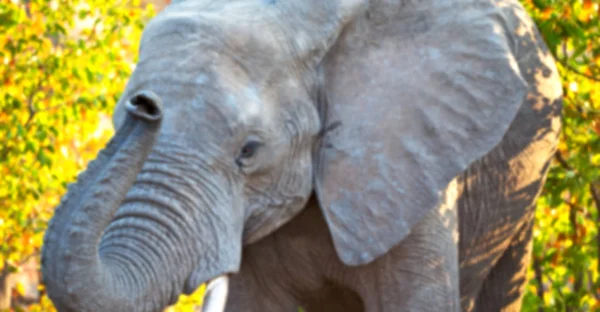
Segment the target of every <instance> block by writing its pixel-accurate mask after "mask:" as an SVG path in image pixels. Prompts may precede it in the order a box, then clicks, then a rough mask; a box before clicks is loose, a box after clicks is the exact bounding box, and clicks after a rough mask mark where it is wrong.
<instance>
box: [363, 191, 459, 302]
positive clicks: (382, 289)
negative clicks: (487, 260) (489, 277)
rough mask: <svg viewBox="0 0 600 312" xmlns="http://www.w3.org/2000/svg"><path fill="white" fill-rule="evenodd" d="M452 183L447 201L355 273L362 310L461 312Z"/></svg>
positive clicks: (455, 214)
mask: <svg viewBox="0 0 600 312" xmlns="http://www.w3.org/2000/svg"><path fill="white" fill-rule="evenodd" d="M455 186H456V183H455V181H453V182H452V183H451V184H450V186H449V187H448V191H447V193H446V201H445V203H443V204H442V205H441V207H440V209H438V210H433V211H432V212H430V213H429V214H428V215H426V216H425V217H424V219H423V220H422V221H421V222H420V223H419V224H418V225H417V226H415V227H414V228H413V229H412V232H411V234H410V235H409V236H408V237H407V238H406V239H405V240H403V241H402V242H401V243H400V244H399V245H398V246H396V247H394V248H393V249H391V250H390V251H389V252H388V253H387V254H385V255H384V256H382V257H380V258H378V259H376V260H375V261H374V262H372V263H370V264H367V265H365V266H362V267H356V268H354V269H351V270H352V271H354V273H355V278H356V285H357V286H358V288H357V289H358V292H359V293H360V295H361V296H362V298H363V301H364V304H365V311H368V312H387V311H419V312H422V311H436V312H438V311H459V308H460V303H459V269H458V246H457V245H458V228H457V227H458V224H457V211H456V191H455V190H456V189H455Z"/></svg>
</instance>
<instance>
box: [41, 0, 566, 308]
mask: <svg viewBox="0 0 600 312" xmlns="http://www.w3.org/2000/svg"><path fill="white" fill-rule="evenodd" d="M561 98H562V88H561V84H560V80H559V77H558V74H557V70H556V67H555V64H554V60H553V59H552V56H551V54H550V53H549V52H548V50H547V48H546V46H545V44H544V42H543V40H542V38H541V37H540V35H539V33H538V31H537V29H536V26H535V25H534V23H533V21H532V20H531V19H530V18H529V16H527V14H526V12H525V10H524V9H523V7H522V6H521V5H520V4H519V3H518V2H517V1H516V0H468V1H464V0H424V1H390V0H370V1H363V0H329V1H323V0H288V1H263V0H229V1H212V0H187V1H186V0H181V1H173V3H172V4H171V5H169V6H168V7H167V8H166V9H165V10H164V11H163V12H161V13H160V14H159V15H158V16H157V17H156V18H155V19H153V20H152V21H151V22H150V23H149V25H148V26H147V27H146V29H145V30H144V35H143V37H142V40H141V44H140V58H139V62H138V64H137V66H136V69H135V71H134V73H133V74H132V77H131V78H130V80H129V82H128V84H127V87H126V89H125V91H124V93H123V95H122V97H121V100H120V101H119V103H118V104H117V107H116V109H115V114H114V124H115V127H116V128H117V129H118V130H117V133H116V134H115V136H114V137H113V139H112V140H111V142H110V143H109V144H108V146H107V147H106V148H105V149H104V150H103V151H101V152H100V153H99V155H98V157H97V159H96V160H95V161H93V162H92V163H91V164H90V165H89V167H88V169H87V170H86V171H85V172H84V173H83V174H82V175H80V176H79V177H78V181H77V183H75V184H74V185H72V186H70V188H69V191H68V193H67V195H66V196H65V197H64V198H63V200H62V202H61V205H60V206H59V207H58V208H57V209H56V212H55V215H54V217H53V218H52V220H51V222H50V224H49V227H48V230H47V231H46V235H45V238H44V247H43V252H42V273H43V278H44V282H45V284H46V286H47V291H48V295H49V296H50V298H51V299H52V301H53V302H54V304H55V306H56V307H57V308H58V309H59V310H60V311H160V310H161V309H163V308H164V307H166V306H168V305H169V304H172V303H174V302H175V301H176V300H177V299H178V297H179V295H180V294H181V293H187V294H189V293H191V292H193V291H194V290H195V289H197V288H198V287H199V285H201V284H202V283H208V285H209V286H208V288H209V291H208V292H207V293H208V294H207V299H208V300H207V302H208V303H209V304H207V305H206V307H207V308H206V307H205V308H206V309H211V310H210V311H211V312H212V311H215V310H212V309H216V311H221V310H223V309H225V310H227V311H255V312H258V311H261V312H262V311H265V312H270V311H297V307H298V306H302V307H304V308H305V309H306V310H307V311H311V312H312V311H368V312H384V311H436V312H437V311H459V310H465V311H498V310H507V311H513V310H518V309H519V307H520V305H521V297H522V295H523V290H524V286H525V284H526V277H525V272H526V269H527V265H528V263H529V260H530V256H531V242H532V226H533V218H534V209H535V203H536V199H537V197H538V195H539V193H540V191H541V188H542V185H543V183H544V180H545V176H546V173H547V171H548V167H549V164H550V161H551V159H552V157H553V155H554V151H555V148H556V144H557V141H558V136H559V129H560V111H561V105H562V104H561ZM228 279H229V280H230V285H229V288H230V290H229V298H228V300H227V301H225V298H226V297H227V287H228V284H227V280H228Z"/></svg>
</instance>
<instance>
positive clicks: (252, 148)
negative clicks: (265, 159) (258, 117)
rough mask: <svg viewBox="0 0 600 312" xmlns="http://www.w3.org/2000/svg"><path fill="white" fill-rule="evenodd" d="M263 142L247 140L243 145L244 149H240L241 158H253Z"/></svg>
mask: <svg viewBox="0 0 600 312" xmlns="http://www.w3.org/2000/svg"><path fill="white" fill-rule="evenodd" d="M261 145H262V144H261V143H260V142H258V141H249V142H247V143H246V144H245V145H244V146H243V147H242V150H241V151H240V156H239V157H240V158H241V159H248V158H252V157H254V154H256V150H258V148H259V147H260V146H261Z"/></svg>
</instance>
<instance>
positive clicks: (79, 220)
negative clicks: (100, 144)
mask: <svg viewBox="0 0 600 312" xmlns="http://www.w3.org/2000/svg"><path fill="white" fill-rule="evenodd" d="M126 107H127V111H128V113H127V118H126V120H125V121H124V122H123V124H122V126H121V127H120V129H119V130H118V131H117V133H116V134H115V136H114V137H113V138H112V140H111V142H110V143H109V144H108V146H107V147H106V148H105V149H104V150H102V151H101V152H100V153H99V154H98V157H97V158H96V159H95V160H94V161H93V162H91V163H90V165H89V166H88V169H87V170H86V171H85V172H84V173H83V174H82V175H80V176H79V178H78V182H77V183H76V184H74V185H72V186H70V187H69V191H68V192H67V195H65V197H64V198H63V200H62V202H61V204H60V205H59V207H58V208H57V209H56V211H55V215H54V217H53V218H52V220H51V221H50V224H49V227H48V230H47V231H46V235H45V237H44V245H43V250H42V274H43V279H44V282H45V284H46V286H47V293H48V295H49V297H50V298H51V299H52V301H53V302H54V304H55V305H56V307H57V308H58V309H59V310H60V311H137V310H140V308H141V309H142V310H148V309H152V308H151V307H148V306H147V305H148V303H147V302H151V301H152V298H151V295H150V294H151V293H152V289H150V287H141V285H139V284H136V281H135V280H134V278H132V277H131V272H130V270H128V269H126V268H125V267H124V266H123V265H120V264H121V263H120V262H118V261H114V259H111V257H106V256H103V255H101V253H100V252H99V244H100V240H101V238H102V236H103V234H104V231H105V228H106V227H107V226H108V224H109V223H110V222H111V221H112V220H113V217H114V215H115V213H116V211H117V209H118V208H119V206H120V205H121V203H122V202H123V200H124V198H125V196H126V195H127V192H128V191H129V189H130V188H131V186H132V185H133V183H134V182H135V180H136V177H137V175H138V173H139V172H140V171H141V168H142V165H143V164H144V162H145V160H146V158H147V156H148V154H149V153H150V151H151V150H152V147H153V145H154V143H155V141H156V137H157V133H158V129H159V128H160V123H161V120H162V106H161V104H160V101H159V99H158V98H157V97H156V96H155V95H154V94H152V93H138V94H137V95H136V96H134V97H133V98H132V99H131V100H130V101H129V102H128V103H127V104H126ZM142 290H143V292H145V294H143V293H142V294H140V293H139V292H140V291H142ZM136 292H138V293H137V294H136ZM134 294H135V295H134ZM144 299H145V302H144ZM144 307H146V308H144Z"/></svg>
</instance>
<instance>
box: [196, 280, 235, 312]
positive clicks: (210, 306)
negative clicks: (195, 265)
mask: <svg viewBox="0 0 600 312" xmlns="http://www.w3.org/2000/svg"><path fill="white" fill-rule="evenodd" d="M228 291H229V277H228V276H227V275H221V276H218V277H216V278H213V279H211V280H209V281H208V282H207V283H206V291H205V293H204V300H203V304H202V312H223V311H225V303H226V302H227V293H228Z"/></svg>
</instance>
